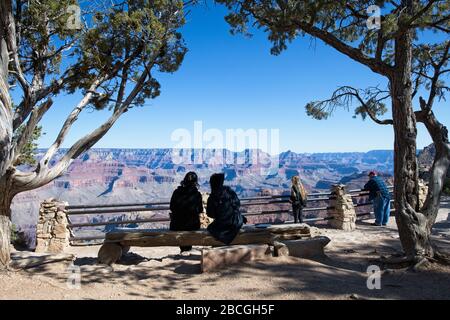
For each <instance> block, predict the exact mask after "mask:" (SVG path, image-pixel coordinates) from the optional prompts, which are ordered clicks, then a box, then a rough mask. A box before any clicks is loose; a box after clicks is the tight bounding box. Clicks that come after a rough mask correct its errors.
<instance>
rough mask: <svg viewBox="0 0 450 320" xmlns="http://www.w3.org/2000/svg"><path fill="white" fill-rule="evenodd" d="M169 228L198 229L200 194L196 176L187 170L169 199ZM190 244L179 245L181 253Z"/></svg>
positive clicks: (174, 229) (201, 209)
mask: <svg viewBox="0 0 450 320" xmlns="http://www.w3.org/2000/svg"><path fill="white" fill-rule="evenodd" d="M170 211H171V213H170V230H173V231H194V230H199V229H200V213H202V212H203V200H202V195H201V193H200V192H199V191H198V177H197V174H196V173H195V172H189V173H187V174H186V176H185V177H184V180H183V181H182V182H181V185H180V186H179V187H178V188H177V189H176V190H175V191H174V192H173V194H172V198H171V199H170ZM191 249H192V246H182V247H180V250H181V253H183V252H184V251H190V250H191Z"/></svg>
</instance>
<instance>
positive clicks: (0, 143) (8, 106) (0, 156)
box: [0, 1, 13, 269]
mask: <svg viewBox="0 0 450 320" xmlns="http://www.w3.org/2000/svg"><path fill="white" fill-rule="evenodd" d="M11 15H12V11H11V1H0V269H2V268H5V267H6V266H7V265H8V263H9V259H10V256H9V253H10V247H9V246H10V232H11V228H10V226H11V214H10V213H11V211H10V210H11V209H10V205H11V199H12V198H11V197H10V194H9V192H10V189H9V186H8V181H9V180H10V179H9V178H8V177H9V175H10V174H9V171H10V165H11V158H12V154H11V153H12V151H11V150H12V137H13V130H12V103H11V97H10V95H9V84H8V65H9V50H8V46H7V36H8V34H7V33H8V30H9V25H10V23H11Z"/></svg>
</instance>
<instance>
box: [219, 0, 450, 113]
mask: <svg viewBox="0 0 450 320" xmlns="http://www.w3.org/2000/svg"><path fill="white" fill-rule="evenodd" d="M216 2H218V3H221V4H224V5H225V6H226V7H227V8H228V9H229V14H228V15H227V16H226V21H227V22H228V23H229V24H230V26H231V32H232V33H233V34H235V33H243V34H245V35H251V29H252V28H258V29H262V30H263V31H265V32H266V33H267V36H268V39H269V41H270V42H271V43H272V45H273V46H272V49H271V52H272V54H275V55H278V54H280V53H281V52H282V51H283V50H286V49H287V48H288V45H289V43H291V42H292V41H294V40H295V39H297V38H298V37H305V36H312V37H315V38H318V39H320V40H322V41H325V42H326V43H327V44H329V45H331V46H333V47H334V48H335V49H337V50H338V51H340V52H342V53H344V52H345V54H347V55H349V56H351V57H352V58H353V59H354V60H357V61H358V62H360V63H362V64H365V65H367V66H368V67H370V68H372V69H373V63H375V62H376V63H378V64H380V63H381V64H382V65H383V68H384V70H386V69H387V68H394V64H395V63H394V57H395V40H396V39H397V37H398V35H399V34H400V33H403V32H405V30H410V31H411V32H412V35H413V39H414V40H413V41H414V50H415V52H414V73H415V76H416V79H414V84H415V87H414V90H415V92H417V90H418V89H419V88H420V87H421V86H422V87H425V89H428V90H430V87H431V82H432V76H431V77H430V76H429V75H428V74H427V71H430V70H431V69H433V66H435V65H436V64H437V61H439V55H442V54H443V52H445V47H446V44H447V42H446V41H442V42H441V43H436V44H430V43H427V40H424V39H425V38H424V37H423V36H422V35H423V33H421V32H422V31H423V30H426V31H432V32H436V33H437V32H440V37H439V36H438V37H436V38H437V39H441V38H444V40H445V39H448V33H449V32H450V2H449V1H434V2H430V1H426V0H422V1H421V0H417V1H414V2H413V3H414V7H413V8H412V10H411V11H408V10H405V8H403V7H402V5H403V3H402V2H394V1H383V0H371V1H357V0H351V1H347V0H314V1H311V0H275V1H273V0H216ZM397 3H398V4H397ZM371 5H376V6H378V7H379V8H380V13H381V18H380V19H381V27H380V28H374V29H369V28H368V26H367V22H368V20H370V18H371V17H372V18H373V16H372V15H371V14H369V13H368V12H367V9H368V8H369V7H370V6H371ZM438 41H439V40H438ZM447 41H448V40H447ZM348 48H351V49H350V50H347V49H348ZM366 58H369V59H371V61H370V62H367V60H365V59H366ZM442 69H444V68H442ZM376 72H380V71H379V70H377V71H376ZM384 75H386V73H384ZM355 90H356V89H355ZM436 90H437V96H438V98H443V97H444V94H445V92H447V91H449V90H450V89H449V88H448V87H446V86H445V84H444V83H443V81H441V80H440V81H438V82H437V86H436ZM357 91H360V90H359V89H358V90H357ZM387 91H388V90H387ZM384 92H386V91H384ZM360 93H362V94H360ZM369 93H370V92H368V91H366V90H364V92H359V93H358V94H360V95H359V97H361V98H364V99H365V100H364V101H359V99H357V100H355V99H354V98H355V97H356V96H355V95H353V93H348V95H349V96H348V97H344V96H342V95H338V97H336V94H333V97H332V98H331V99H328V100H325V101H313V102H310V103H308V104H307V105H306V113H307V114H308V115H309V116H311V117H313V118H315V119H319V120H320V119H327V118H328V117H329V116H330V115H331V113H332V112H333V111H334V110H335V109H336V108H337V107H345V108H348V107H349V103H352V102H354V101H356V102H358V104H357V105H356V109H355V114H354V117H357V116H361V117H362V118H363V119H365V118H366V117H367V115H370V116H373V117H377V116H380V115H383V114H384V113H386V112H387V109H386V105H385V103H384V102H383V101H384V100H385V99H386V98H387V97H385V96H382V95H381V96H380V93H381V91H379V90H376V91H375V92H372V93H374V94H373V95H370V94H369Z"/></svg>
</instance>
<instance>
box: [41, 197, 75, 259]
mask: <svg viewBox="0 0 450 320" xmlns="http://www.w3.org/2000/svg"><path fill="white" fill-rule="evenodd" d="M67 205H68V203H66V202H60V201H58V200H55V199H53V198H50V199H47V200H45V201H44V202H42V203H41V207H40V209H39V220H38V223H37V226H36V250H35V251H36V252H49V253H62V252H64V250H65V249H66V248H67V247H68V246H69V238H70V230H69V228H68V219H67V210H66V206H67Z"/></svg>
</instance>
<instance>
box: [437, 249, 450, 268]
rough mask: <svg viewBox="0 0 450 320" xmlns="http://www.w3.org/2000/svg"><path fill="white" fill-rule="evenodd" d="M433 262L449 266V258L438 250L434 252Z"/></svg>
mask: <svg viewBox="0 0 450 320" xmlns="http://www.w3.org/2000/svg"><path fill="white" fill-rule="evenodd" d="M434 260H435V261H436V262H438V263H441V264H443V265H446V266H450V256H449V255H448V254H445V253H442V252H440V251H438V250H435V252H434Z"/></svg>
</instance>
